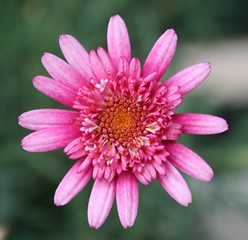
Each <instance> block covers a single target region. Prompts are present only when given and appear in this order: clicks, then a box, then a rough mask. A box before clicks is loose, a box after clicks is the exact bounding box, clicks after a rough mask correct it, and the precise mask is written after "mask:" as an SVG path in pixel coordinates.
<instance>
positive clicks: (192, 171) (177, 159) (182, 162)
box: [165, 142, 214, 181]
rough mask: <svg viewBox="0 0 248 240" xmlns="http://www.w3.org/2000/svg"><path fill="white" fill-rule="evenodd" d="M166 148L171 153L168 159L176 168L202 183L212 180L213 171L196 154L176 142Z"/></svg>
mask: <svg viewBox="0 0 248 240" xmlns="http://www.w3.org/2000/svg"><path fill="white" fill-rule="evenodd" d="M165 147H166V149H167V151H168V152H169V153H170V155H169V157H168V158H169V159H170V162H171V163H172V164H173V165H174V166H175V167H177V168H178V169H180V170H181V171H183V172H185V173H186V174H188V175H189V176H191V177H193V178H196V179H198V180H201V181H210V180H211V179H212V177H213V175H214V173H213V170H212V169H211V167H210V166H209V165H208V164H207V163H206V162H205V161H204V160H203V159H202V158H201V157H200V156H199V155H197V154H196V153H195V152H193V151H192V150H190V149H189V148H187V147H185V146H183V145H182V144H180V143H176V142H168V143H166V145H165Z"/></svg>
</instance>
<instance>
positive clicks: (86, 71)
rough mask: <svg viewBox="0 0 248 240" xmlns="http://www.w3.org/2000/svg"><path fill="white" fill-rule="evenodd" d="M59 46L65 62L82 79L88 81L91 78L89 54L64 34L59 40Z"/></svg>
mask: <svg viewBox="0 0 248 240" xmlns="http://www.w3.org/2000/svg"><path fill="white" fill-rule="evenodd" d="M59 45H60V48H61V51H62V53H63V54H64V56H65V58H66V60H67V62H68V63H69V64H70V65H71V66H73V67H74V68H75V69H76V70H77V71H78V72H79V73H80V74H81V75H82V76H83V77H84V79H90V78H91V77H92V76H93V73H92V70H91V66H90V60H89V54H88V52H87V51H86V50H85V48H84V47H83V46H82V45H81V44H80V42H79V41H78V40H77V39H75V38H74V37H72V36H70V35H67V34H64V35H61V36H60V38H59Z"/></svg>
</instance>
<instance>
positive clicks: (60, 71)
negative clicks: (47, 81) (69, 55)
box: [41, 53, 85, 90]
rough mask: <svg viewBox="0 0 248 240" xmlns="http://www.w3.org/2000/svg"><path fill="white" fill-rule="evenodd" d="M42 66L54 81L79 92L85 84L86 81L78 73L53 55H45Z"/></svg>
mask: <svg viewBox="0 0 248 240" xmlns="http://www.w3.org/2000/svg"><path fill="white" fill-rule="evenodd" d="M41 61H42V64H43V66H44V67H45V69H46V70H47V72H48V73H49V74H50V75H51V76H52V78H53V79H55V80H57V81H60V82H62V83H64V84H65V85H68V86H70V87H71V88H73V89H75V90H78V88H80V87H82V86H83V85H84V84H85V79H84V78H83V76H82V75H81V74H79V72H78V71H76V70H75V69H74V68H73V67H71V66H70V65H69V64H68V63H66V62H65V61H64V60H62V59H60V58H58V57H57V56H55V55H53V54H51V53H45V54H44V55H43V56H42V58H41Z"/></svg>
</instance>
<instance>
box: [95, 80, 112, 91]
mask: <svg viewBox="0 0 248 240" xmlns="http://www.w3.org/2000/svg"><path fill="white" fill-rule="evenodd" d="M108 81H109V80H108V79H101V80H100V83H97V84H96V85H95V87H96V88H99V89H100V91H101V92H103V91H104V89H105V87H106V85H107V83H108Z"/></svg>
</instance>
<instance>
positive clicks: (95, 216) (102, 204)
mask: <svg viewBox="0 0 248 240" xmlns="http://www.w3.org/2000/svg"><path fill="white" fill-rule="evenodd" d="M115 191H116V182H115V181H114V180H113V181H111V182H108V181H107V180H106V179H104V178H101V179H99V178H97V179H96V180H95V182H94V185H93V188H92V191H91V194H90V199H89V204H88V221H89V225H90V226H91V227H93V228H99V227H100V226H101V225H102V224H103V223H104V222H105V220H106V218H107V217H108V215H109V212H110V210H111V208H112V205H113V202H114V198H115Z"/></svg>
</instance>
